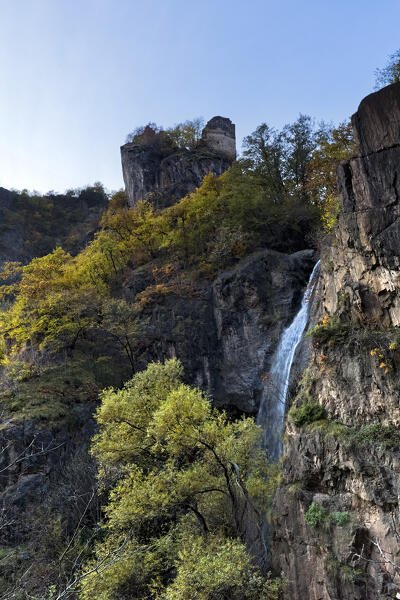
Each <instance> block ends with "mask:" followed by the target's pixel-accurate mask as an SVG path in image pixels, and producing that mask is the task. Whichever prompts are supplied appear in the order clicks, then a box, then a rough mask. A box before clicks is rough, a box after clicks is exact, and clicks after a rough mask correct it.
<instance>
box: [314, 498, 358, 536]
mask: <svg viewBox="0 0 400 600" xmlns="http://www.w3.org/2000/svg"><path fill="white" fill-rule="evenodd" d="M305 520H306V523H308V525H310V526H311V527H313V528H314V529H316V528H318V527H329V525H337V526H338V527H343V526H344V525H347V524H348V523H349V522H350V514H349V513H348V512H347V511H343V512H340V511H334V512H331V513H329V512H328V511H327V510H325V508H324V507H323V506H321V505H320V504H316V503H315V502H313V503H312V504H311V505H310V507H309V509H308V511H307V512H306V514H305Z"/></svg>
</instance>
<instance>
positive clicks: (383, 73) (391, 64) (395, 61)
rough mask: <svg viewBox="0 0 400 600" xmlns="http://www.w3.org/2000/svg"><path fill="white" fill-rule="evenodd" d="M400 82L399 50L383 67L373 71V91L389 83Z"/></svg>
mask: <svg viewBox="0 0 400 600" xmlns="http://www.w3.org/2000/svg"><path fill="white" fill-rule="evenodd" d="M399 81H400V49H399V50H396V52H394V53H393V54H391V55H390V56H389V58H388V61H387V63H386V65H385V66H384V67H382V68H381V69H379V68H378V69H376V70H375V89H376V90H379V89H381V88H383V87H385V86H386V85H390V84H391V83H398V82H399Z"/></svg>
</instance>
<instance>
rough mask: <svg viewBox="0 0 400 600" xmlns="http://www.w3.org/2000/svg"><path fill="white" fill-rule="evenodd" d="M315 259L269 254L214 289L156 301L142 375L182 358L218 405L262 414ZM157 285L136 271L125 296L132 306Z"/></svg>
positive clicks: (245, 263)
mask: <svg viewBox="0 0 400 600" xmlns="http://www.w3.org/2000/svg"><path fill="white" fill-rule="evenodd" d="M315 260H316V259H315V253H314V252H313V251H312V250H302V251H300V252H296V253H294V254H292V255H287V254H282V253H280V252H274V251H273V250H261V251H259V252H256V253H254V254H252V255H250V256H248V257H247V258H245V259H243V260H242V261H240V262H239V263H238V264H237V265H236V266H235V267H234V268H232V269H230V270H227V271H224V272H223V273H222V274H221V275H219V277H218V278H217V279H216V280H215V281H214V282H203V283H197V284H195V285H193V286H191V287H188V288H187V289H182V290H181V291H179V290H176V292H175V293H170V294H167V295H159V296H158V297H156V298H154V300H153V302H151V303H149V304H148V305H147V306H146V308H145V309H144V310H143V313H142V317H141V318H142V321H143V322H146V323H147V324H146V340H147V342H146V345H145V346H144V347H142V348H141V350H140V355H139V357H138V361H139V363H140V364H139V368H145V366H146V365H147V363H148V362H150V361H152V360H165V358H169V357H172V356H177V357H178V358H179V359H180V360H181V361H182V363H183V366H184V373H185V377H186V379H187V381H188V382H189V383H191V384H195V385H198V386H200V387H201V388H203V389H207V390H208V391H209V392H210V394H211V395H212V397H213V398H214V401H215V403H216V405H218V406H223V407H225V408H228V409H229V410H230V411H233V412H237V411H244V412H246V413H250V414H255V413H256V412H257V409H258V405H259V400H260V394H261V391H262V387H263V380H262V377H263V375H264V374H265V373H267V372H268V370H269V366H270V362H271V358H272V354H273V352H274V350H275V347H276V344H277V341H278V339H279V337H280V335H281V333H282V331H283V329H284V328H285V327H286V326H287V325H288V324H289V323H290V321H291V320H292V319H293V317H294V315H295V313H296V311H297V309H298V307H299V304H300V301H301V296H302V293H303V290H304V287H305V286H306V284H307V279H308V276H309V274H310V272H311V270H312V267H313V265H314V263H315ZM151 283H153V279H152V274H151V271H148V272H147V271H146V270H143V269H141V270H140V273H139V272H137V271H136V272H135V271H134V272H132V273H130V274H129V276H128V277H127V278H126V279H125V280H124V281H123V282H122V287H121V291H120V292H119V293H121V294H123V295H124V297H125V298H126V299H127V300H128V301H129V302H130V301H133V299H134V298H135V297H136V296H137V295H138V294H140V293H141V292H142V291H143V290H145V289H146V287H147V286H149V285H150V284H151Z"/></svg>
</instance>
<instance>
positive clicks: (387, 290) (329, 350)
mask: <svg viewBox="0 0 400 600" xmlns="http://www.w3.org/2000/svg"><path fill="white" fill-rule="evenodd" d="M352 122H353V127H354V129H355V134H356V137H357V139H358V141H359V147H360V154H359V156H357V157H355V158H353V159H352V160H350V161H349V162H347V163H345V164H342V165H341V166H340V167H339V169H338V183H339V189H340V196H341V202H342V210H341V214H340V217H339V222H338V225H337V228H336V231H335V233H334V235H333V236H332V239H331V240H330V243H329V245H328V246H327V247H326V248H325V249H324V251H323V256H322V267H321V278H320V284H319V285H320V288H319V298H318V305H316V307H315V311H314V312H315V317H314V325H315V323H316V321H317V319H318V317H319V318H320V319H321V321H320V322H319V323H317V325H316V327H314V329H313V336H312V340H313V353H312V359H311V362H310V365H309V367H308V368H307V370H306V371H305V373H304V375H303V378H302V380H301V382H300V384H299V386H298V389H297V395H296V397H295V398H294V400H293V408H292V409H291V411H290V412H289V418H288V424H287V428H286V435H285V442H284V457H283V485H282V486H281V487H280V489H279V490H278V493H277V497H276V514H275V519H274V520H275V533H274V539H273V543H272V551H271V558H272V563H273V565H274V566H275V567H276V568H277V569H283V571H284V573H285V575H286V576H287V578H288V581H289V586H288V592H287V597H288V598H291V599H298V600H305V599H306V598H307V599H308V598H309V599H313V600H314V599H315V600H316V599H321V600H322V599H324V600H328V599H329V600H339V599H343V600H354V599H358V598H359V599H367V598H368V599H369V600H375V599H377V600H378V599H380V600H383V599H386V598H387V599H388V598H399V597H400V534H399V532H400V518H399V509H400V504H399V502H400V501H399V498H400V472H399V468H400V463H399V456H398V451H399V446H400V435H399V429H398V427H399V424H400V408H399V382H400V379H399V377H400V375H399V367H400V360H399V358H400V357H399V351H398V335H399V334H398V325H399V322H400V287H399V283H400V280H399V276H400V271H399V264H400V263H399V254H400V220H399V216H400V212H399V211H400V204H399V193H400V84H394V85H392V86H389V87H387V88H384V89H383V90H381V91H379V92H377V93H374V94H371V95H370V96H368V97H367V98H365V99H364V100H363V101H362V102H361V104H360V107H359V109H358V111H357V113H356V114H355V115H354V117H353V119H352ZM316 403H317V404H319V405H321V406H322V407H323V409H324V411H325V418H324V419H321V413H320V412H319V413H316V414H318V420H316V419H315V417H313V416H312V410H314V409H313V408H312V407H313V406H315V404H316ZM307 411H308V412H307Z"/></svg>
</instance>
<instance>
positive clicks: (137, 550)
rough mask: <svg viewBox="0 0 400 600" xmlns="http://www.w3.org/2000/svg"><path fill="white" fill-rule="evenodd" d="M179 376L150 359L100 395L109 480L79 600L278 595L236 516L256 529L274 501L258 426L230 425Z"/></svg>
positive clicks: (103, 461) (101, 451) (246, 421)
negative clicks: (247, 518)
mask: <svg viewBox="0 0 400 600" xmlns="http://www.w3.org/2000/svg"><path fill="white" fill-rule="evenodd" d="M181 377H182V367H181V365H180V363H179V362H178V361H176V360H175V359H173V360H169V361H167V362H166V363H165V364H160V363H153V364H150V365H149V366H148V367H147V369H146V370H145V371H143V372H141V373H137V374H136V375H135V376H134V377H133V378H132V380H131V381H130V382H128V383H127V384H126V385H125V387H124V388H123V389H122V390H113V389H109V390H106V391H104V392H103V394H102V403H101V406H100V408H99V409H98V412H97V421H98V423H99V426H100V430H99V433H98V434H97V436H96V437H95V439H94V444H93V454H94V455H95V456H96V458H97V460H98V462H99V469H100V481H102V482H103V484H106V483H107V482H110V481H111V482H114V483H113V485H112V490H111V493H110V501H109V503H108V505H107V507H106V509H105V512H106V516H107V520H106V523H105V526H104V540H103V541H102V542H99V543H98V544H97V546H96V549H95V557H94V558H93V560H92V561H91V562H90V563H89V564H88V565H87V573H89V574H88V575H87V576H86V577H84V578H83V579H82V588H81V598H82V599H84V600H88V599H89V598H93V597H95V598H97V599H98V600H106V599H107V600H111V599H114V598H115V599H116V598H130V599H134V598H144V597H154V598H155V597H157V598H160V599H161V598H165V599H171V600H172V599H175V598H176V599H178V598H181V599H182V600H183V599H186V598H190V597H199V598H202V599H204V600H206V599H207V600H208V599H210V600H211V599H217V598H236V597H239V596H238V594H239V591H240V593H241V596H240V597H241V598H254V599H261V598H265V599H267V598H271V599H272V598H276V597H277V596H276V595H273V594H275V591H274V589H275V590H276V589H277V586H278V582H277V581H276V580H268V579H264V578H263V577H262V576H261V574H260V573H259V572H258V571H257V569H256V568H255V567H254V566H253V565H252V561H251V558H250V556H249V555H248V554H247V551H246V549H245V546H244V544H243V539H244V534H245V531H244V529H245V523H244V519H243V516H244V515H245V514H246V511H251V514H252V518H253V519H254V520H255V522H256V523H258V524H259V526H260V527H261V511H262V510H263V508H265V506H266V503H267V502H268V500H269V499H270V497H271V481H269V479H268V474H269V469H270V468H269V465H268V463H267V461H266V458H265V456H264V455H263V453H262V452H261V450H260V447H259V439H260V429H259V428H258V427H257V426H256V425H255V424H254V420H253V419H250V418H243V419H241V420H240V421H235V422H231V421H229V420H228V419H227V417H226V415H225V414H224V413H218V412H217V411H216V410H215V409H213V408H212V406H211V404H210V401H209V400H208V398H207V397H206V396H205V395H204V394H203V393H202V392H201V391H200V390H198V389H195V388H191V387H189V386H186V385H184V384H182V383H181ZM196 560H198V561H199V562H198V564H197V567H196V569H194V568H193V564H194V562H195V561H196ZM96 565H98V570H99V569H100V570H101V576H100V575H99V574H98V570H97V571H96V570H93V571H92V569H94V568H95V567H96ZM191 594H192V595H191ZM198 594H199V595H198Z"/></svg>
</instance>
